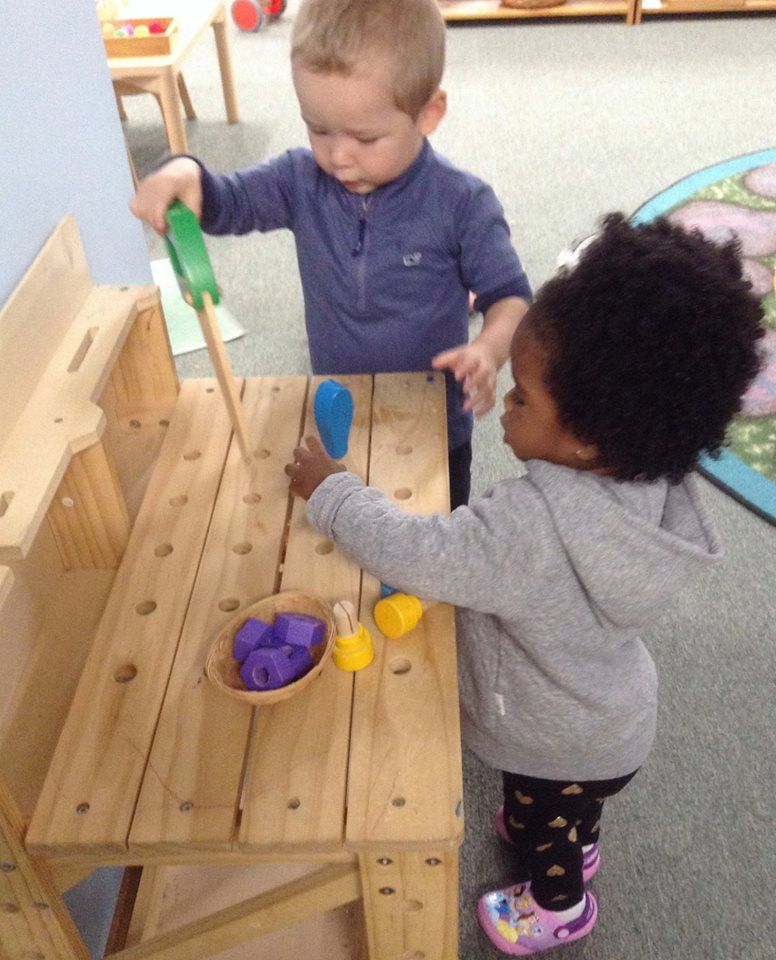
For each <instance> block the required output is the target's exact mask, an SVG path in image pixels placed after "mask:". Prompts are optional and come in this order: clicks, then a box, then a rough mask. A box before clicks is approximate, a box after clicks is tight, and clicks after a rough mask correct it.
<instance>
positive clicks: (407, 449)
mask: <svg viewBox="0 0 776 960" xmlns="http://www.w3.org/2000/svg"><path fill="white" fill-rule="evenodd" d="M396 452H397V453H398V454H399V456H400V457H406V456H407V454H409V453H412V444H411V443H399V444H397V445H396Z"/></svg>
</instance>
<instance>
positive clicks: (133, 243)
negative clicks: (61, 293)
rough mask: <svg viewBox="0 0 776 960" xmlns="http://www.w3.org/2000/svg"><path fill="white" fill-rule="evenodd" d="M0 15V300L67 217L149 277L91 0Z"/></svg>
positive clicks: (92, 921) (90, 884)
mask: <svg viewBox="0 0 776 960" xmlns="http://www.w3.org/2000/svg"><path fill="white" fill-rule="evenodd" d="M0 12H2V18H0V304H2V303H4V302H5V300H6V299H7V298H8V295H9V294H10V293H11V292H12V290H13V289H14V287H15V286H16V284H17V283H18V282H19V280H20V278H21V277H22V275H23V274H24V272H25V270H26V269H27V267H28V266H29V265H30V263H31V261H32V260H33V259H34V258H35V256H36V254H37V253H38V251H39V250H40V248H41V247H42V246H43V244H44V243H45V241H46V239H47V238H48V236H49V234H50V233H51V231H52V230H53V229H54V227H55V226H56V225H57V223H58V222H59V220H60V219H61V218H62V217H63V216H64V215H65V214H66V213H73V214H75V217H76V219H77V221H78V225H79V227H80V230H81V238H82V240H83V244H84V249H85V251H86V258H87V261H88V263H89V267H90V270H91V273H92V279H93V280H94V282H95V283H149V282H151V270H150V266H149V263H148V254H147V250H146V245H145V240H144V237H143V231H142V228H141V226H140V224H139V222H138V221H137V220H135V218H134V217H133V216H132V215H131V214H130V212H129V209H128V204H129V201H130V199H131V197H132V179H131V176H130V173H129V166H128V164H127V159H126V152H125V148H124V138H123V134H122V132H121V124H120V122H119V119H118V113H117V111H116V103H115V99H114V97H113V88H112V86H111V82H110V76H109V74H108V67H107V63H106V61H105V51H104V48H103V46H102V38H101V36H100V28H99V23H98V21H97V14H96V13H95V4H94V0H66V2H64V3H45V4H37V5H36V4H30V3H29V2H25V0H15V2H11V0H8V2H6V0H3V2H2V4H0ZM51 294H52V296H53V297H56V290H52V291H51ZM0 682H1V681H0ZM121 875H122V871H121V870H116V869H112V868H111V869H102V870H98V871H96V872H95V873H94V874H92V875H91V877H89V878H88V879H87V880H85V881H84V882H83V883H81V884H79V885H78V886H77V887H76V888H74V889H73V890H72V891H71V892H70V893H69V894H68V896H67V904H68V907H69V908H70V911H71V913H72V914H73V916H74V918H75V920H76V923H77V924H78V926H79V928H80V929H81V932H82V934H83V936H84V937H85V939H86V942H87V945H88V947H89V950H90V953H91V955H92V957H101V956H102V952H103V949H104V944H105V940H106V938H107V935H108V930H109V928H110V920H111V916H112V913H113V906H114V903H115V900H116V895H117V892H118V885H119V883H120V881H121Z"/></svg>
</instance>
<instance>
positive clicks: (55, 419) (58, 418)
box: [54, 417, 65, 423]
mask: <svg viewBox="0 0 776 960" xmlns="http://www.w3.org/2000/svg"><path fill="white" fill-rule="evenodd" d="M64 421H65V418H64V417H54V423H64Z"/></svg>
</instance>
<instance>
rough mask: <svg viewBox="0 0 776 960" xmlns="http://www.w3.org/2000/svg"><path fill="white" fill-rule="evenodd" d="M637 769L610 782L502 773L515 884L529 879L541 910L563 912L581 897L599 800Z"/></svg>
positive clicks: (595, 836)
mask: <svg viewBox="0 0 776 960" xmlns="http://www.w3.org/2000/svg"><path fill="white" fill-rule="evenodd" d="M636 773H637V771H635V770H634V771H633V773H629V774H628V775H627V776H624V777H618V778H617V779H615V780H577V781H573V780H541V779H539V778H537V777H524V776H521V775H520V774H517V773H506V772H504V773H503V779H504V827H505V830H506V833H507V835H508V836H509V839H510V841H511V844H510V849H511V850H512V853H513V872H514V878H511V879H513V882H514V883H522V882H525V881H528V880H530V881H531V893H532V894H533V896H534V899H535V900H536V902H537V903H538V904H539V905H540V906H542V907H544V908H545V909H546V910H565V909H566V908H567V907H571V906H573V905H574V904H576V903H578V902H579V901H580V900H581V899H582V897H583V895H584V885H583V880H582V870H583V858H584V853H583V850H582V848H583V847H586V846H589V845H590V844H593V843H597V842H598V836H599V829H600V821H601V813H602V810H603V805H604V801H605V800H606V799H607V797H612V796H614V795H615V794H616V793H619V792H620V790H622V789H623V787H625V786H626V785H627V784H628V783H629V782H630V781H631V780H632V779H633V777H634V776H635V775H636Z"/></svg>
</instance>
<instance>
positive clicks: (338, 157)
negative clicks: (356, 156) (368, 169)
mask: <svg viewBox="0 0 776 960" xmlns="http://www.w3.org/2000/svg"><path fill="white" fill-rule="evenodd" d="M331 162H332V165H333V166H334V167H335V169H342V168H344V167H347V165H348V163H349V162H350V147H349V146H348V144H347V142H346V141H345V140H344V139H342V138H340V137H337V138H336V139H335V140H334V143H333V144H332V147H331Z"/></svg>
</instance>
